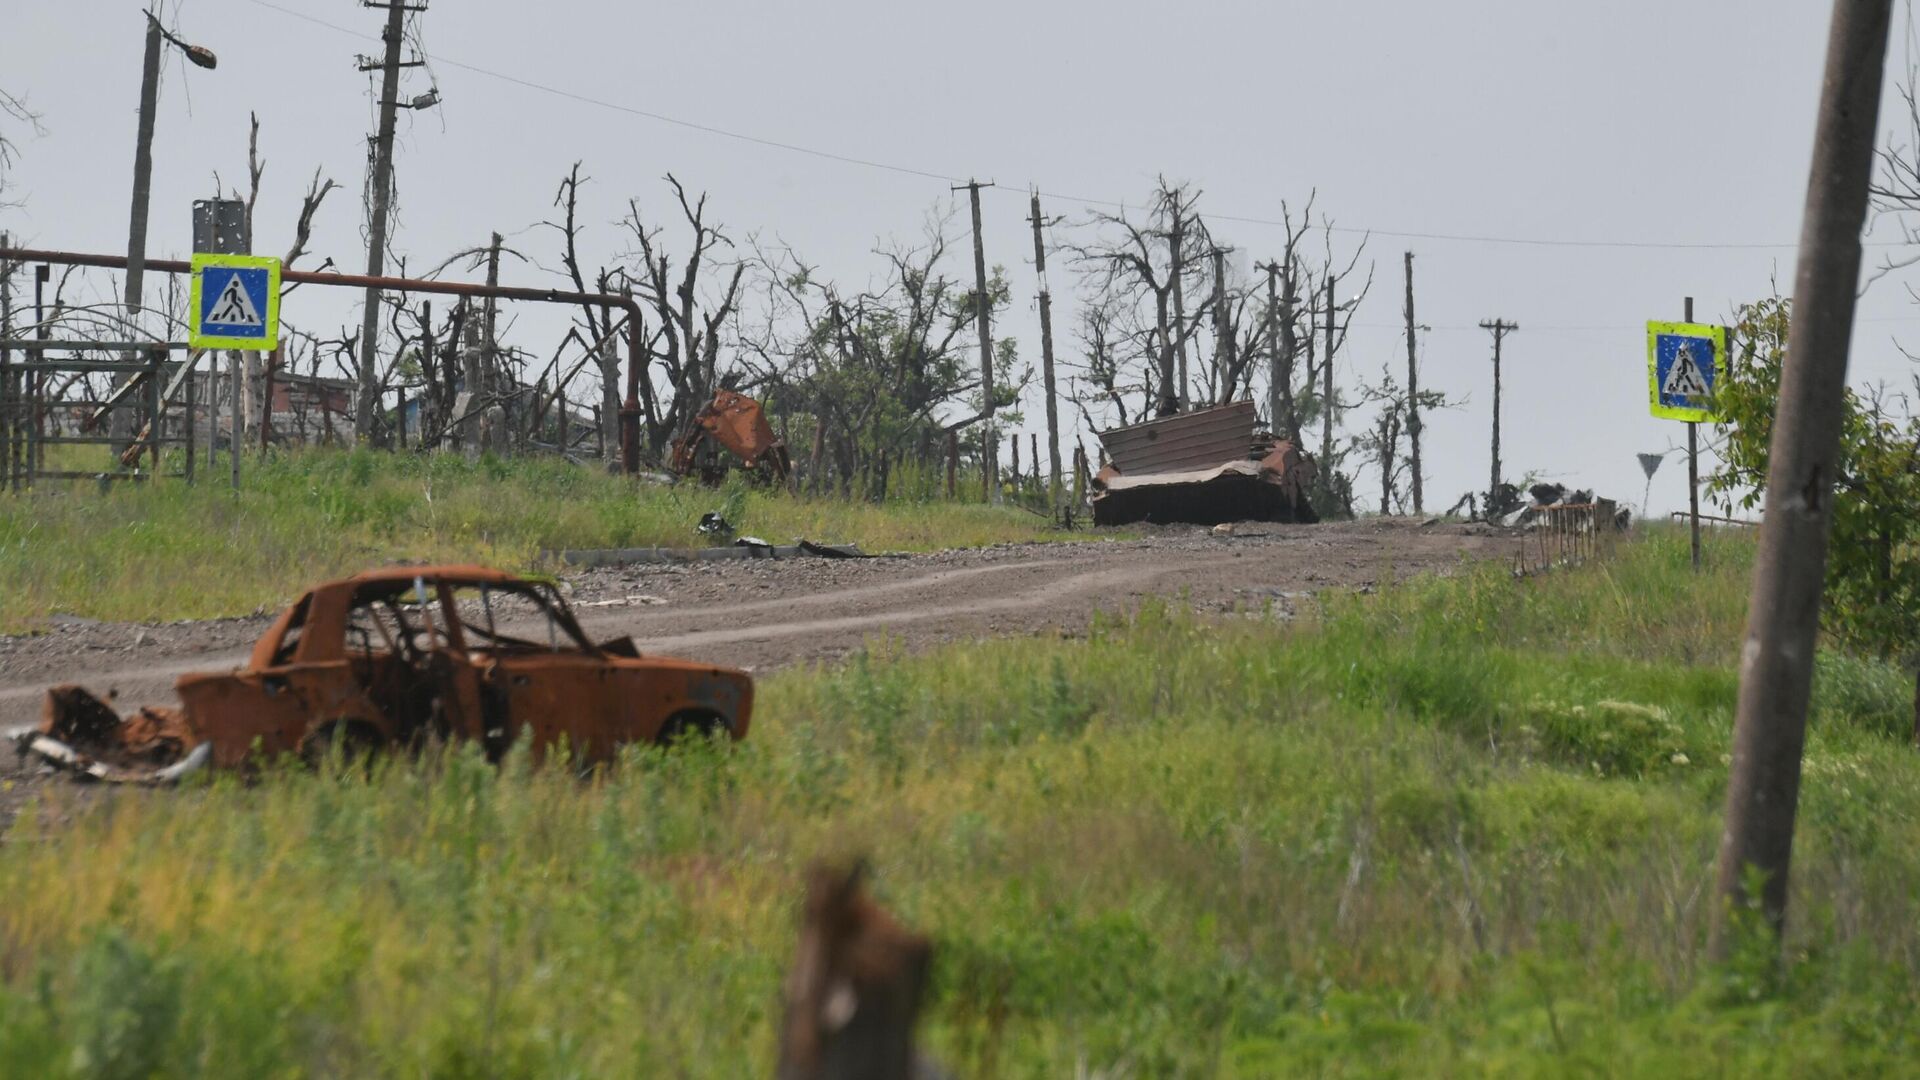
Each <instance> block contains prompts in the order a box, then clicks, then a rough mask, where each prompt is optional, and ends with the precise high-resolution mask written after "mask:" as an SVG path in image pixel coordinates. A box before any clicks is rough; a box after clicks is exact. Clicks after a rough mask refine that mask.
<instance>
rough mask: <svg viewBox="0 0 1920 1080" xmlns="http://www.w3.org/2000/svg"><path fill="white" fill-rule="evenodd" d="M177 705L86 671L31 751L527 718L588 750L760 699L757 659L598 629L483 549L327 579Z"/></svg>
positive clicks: (351, 741)
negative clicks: (718, 660)
mask: <svg viewBox="0 0 1920 1080" xmlns="http://www.w3.org/2000/svg"><path fill="white" fill-rule="evenodd" d="M176 687H177V690H178V693H179V695H180V701H181V708H180V709H179V710H172V709H153V708H148V709H143V710H141V711H139V712H138V713H135V714H132V715H130V716H128V717H126V718H125V719H121V718H119V717H118V716H116V715H115V714H113V712H112V710H110V709H108V708H107V707H106V706H105V705H104V704H103V703H101V702H100V701H99V699H97V698H95V697H93V696H92V695H90V694H87V693H85V692H84V691H81V690H79V689H78V688H77V687H57V688H55V689H53V690H50V691H49V692H48V695H47V706H46V711H45V713H44V715H43V717H42V721H41V724H40V725H39V726H38V727H37V728H35V729H31V730H30V731H28V732H24V733H21V734H20V735H19V736H18V740H19V747H20V749H21V751H22V752H23V753H29V752H31V753H34V754H37V755H38V756H39V757H41V758H42V759H44V760H48V761H52V762H54V763H56V764H60V765H64V766H67V767H72V768H76V769H78V770H80V771H83V772H86V773H89V774H91V775H95V776H98V777H100V778H103V779H149V778H159V779H172V778H174V777H175V776H177V775H179V774H180V773H181V772H183V771H186V770H187V769H189V768H192V767H197V766H198V765H200V764H204V763H207V762H209V761H210V762H211V763H212V764H215V765H223V766H232V765H238V764H241V763H242V762H244V761H246V760H248V759H249V758H251V757H252V756H254V755H255V754H264V755H267V756H272V755H276V754H282V753H298V754H301V755H303V756H305V757H308V758H309V759H314V760H317V759H319V758H321V757H324V756H325V755H326V754H327V753H328V752H329V751H331V750H332V749H333V748H335V747H336V746H338V747H339V748H340V749H341V751H342V752H346V753H361V752H365V751H368V750H375V749H379V748H384V747H390V746H417V745H421V744H423V743H425V742H427V741H429V740H432V739H436V738H437V739H449V740H450V739H471V740H474V741H476V742H478V743H480V744H481V746H482V747H484V748H485V750H486V753H487V756H488V757H489V758H491V759H494V760H498V759H499V758H500V756H501V755H502V754H504V753H505V752H506V750H507V748H508V747H510V746H512V745H513V744H514V742H515V741H517V740H518V739H520V738H522V737H523V736H525V737H527V738H528V741H529V743H530V746H531V749H532V752H533V754H534V755H535V756H536V758H538V757H543V756H545V754H546V753H547V752H548V751H550V750H551V749H553V748H555V747H556V746H558V745H559V744H561V743H562V742H563V741H564V743H565V744H566V746H567V747H568V748H569V751H570V752H571V753H572V754H573V755H574V757H575V759H576V760H578V761H580V762H581V763H584V764H592V763H598V762H603V761H607V760H609V759H611V758H612V757H613V756H614V754H615V752H616V750H617V749H618V748H619V747H620V746H623V745H626V744H629V743H665V742H670V741H672V740H674V739H676V738H679V737H682V736H693V735H705V734H714V733H725V734H726V735H728V736H730V737H732V738H734V739H740V738H744V737H745V736H746V733H747V725H748V722H749V719H750V718H751V715H752V710H753V680H752V678H751V677H750V676H749V675H747V673H746V672H743V671H739V670H735V669H732V668H723V667H716V666H714V665H712V664H698V663H693V662H691V661H687V660H676V659H671V658H668V657H658V656H641V655H640V654H639V652H638V650H636V649H635V647H634V644H633V641H632V639H631V638H624V637H623V638H617V639H614V640H611V641H602V642H599V643H594V642H592V641H590V640H589V639H588V638H587V636H586V634H585V633H584V632H583V631H582V630H581V628H580V624H579V622H578V621H577V620H576V619H575V618H574V617H573V613H572V612H571V611H570V610H569V609H568V607H567V604H566V601H565V600H564V599H563V598H562V597H561V595H560V593H559V591H558V590H557V589H555V588H554V587H553V586H552V585H549V584H546V583H543V582H536V581H529V580H526V579H523V578H519V577H515V576H514V575H512V574H507V573H502V572H501V571H498V570H489V569H487V568H485V567H479V566H437V567H393V568H388V569H383V570H374V571H369V572H367V573H364V574H361V575H359V576H357V577H352V578H347V579H345V580H343V581H334V582H329V583H327V584H324V585H321V586H318V587H317V588H315V589H313V590H312V591H311V592H309V593H307V594H306V595H305V596H302V597H301V598H300V599H299V600H297V601H295V602H294V603H293V605H292V606H291V607H289V608H287V610H286V611H285V612H283V613H281V615H280V617H279V618H278V619H277V620H275V621H274V624H273V626H272V627H271V628H269V629H268V630H267V632H266V634H265V635H263V636H262V637H261V638H260V640H259V642H258V643H257V644H256V645H255V646H254V649H253V654H252V656H251V657H250V658H249V660H248V662H247V664H246V666H245V667H242V668H240V669H238V670H235V671H231V672H224V673H195V674H189V675H184V676H182V677H181V678H180V680H179V682H178V683H177V684H176Z"/></svg>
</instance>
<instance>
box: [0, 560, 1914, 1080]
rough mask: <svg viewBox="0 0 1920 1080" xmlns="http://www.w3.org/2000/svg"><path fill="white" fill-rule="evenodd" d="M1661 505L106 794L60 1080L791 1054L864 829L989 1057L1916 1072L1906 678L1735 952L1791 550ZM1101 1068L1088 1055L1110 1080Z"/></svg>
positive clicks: (17, 919) (46, 899)
mask: <svg viewBox="0 0 1920 1080" xmlns="http://www.w3.org/2000/svg"><path fill="white" fill-rule="evenodd" d="M1738 543H1739V541H1737V540H1732V539H1721V540H1717V541H1716V548H1715V554H1716V556H1717V558H1716V565H1714V566H1713V567H1711V568H1710V571H1709V573H1708V574H1707V575H1706V576H1704V577H1703V578H1700V579H1695V578H1694V577H1693V576H1692V575H1691V574H1690V573H1689V571H1688V570H1687V565H1686V563H1687V554H1686V546H1685V543H1684V540H1683V539H1680V538H1676V536H1675V535H1674V534H1670V533H1665V532H1657V533H1655V534H1654V535H1653V536H1652V537H1651V538H1650V539H1647V540H1645V541H1642V542H1638V543H1634V544H1631V545H1628V546H1626V547H1625V548H1624V549H1623V552H1622V554H1621V556H1620V557H1619V558H1618V559H1617V560H1616V561H1614V562H1612V563H1610V564H1608V565H1604V566H1594V567H1589V568H1586V569H1583V570H1579V571H1575V572H1569V573H1561V574H1555V575H1549V576H1546V577H1542V578H1537V579H1531V580H1526V581H1521V582H1515V581H1513V580H1511V579H1509V578H1507V577H1506V576H1505V575H1503V574H1502V573H1500V572H1499V571H1498V570H1497V569H1496V568H1491V567H1489V568H1486V569H1484V570H1483V571H1482V572H1478V573H1470V574H1467V575H1465V576H1462V577H1459V578H1456V579H1451V580H1420V581H1416V582H1413V583H1411V584H1408V585H1405V586H1401V587H1396V588H1390V589H1388V590H1386V591H1384V592H1383V593H1381V594H1380V595H1377V596H1372V597H1353V598H1347V599H1339V600H1335V601H1332V602H1330V603H1329V604H1328V606H1327V609H1326V610H1325V611H1324V612H1323V613H1322V614H1321V615H1319V616H1317V617H1314V618H1312V619H1309V620H1306V621H1304V622H1302V623H1299V624H1295V625H1284V624H1278V623H1276V622H1274V621H1272V620H1269V619H1266V618H1263V617H1259V613H1250V616H1249V617H1247V618H1236V619H1227V620H1220V621H1211V622H1209V621H1201V620H1197V619H1196V618H1194V617H1192V616H1190V615H1187V614H1185V613H1183V612H1181V611H1179V610H1178V609H1175V608H1171V607H1156V608H1150V609H1148V610H1146V611H1144V612H1142V613H1140V614H1139V615H1137V616H1135V617H1129V618H1126V619H1112V620H1104V621H1102V622H1099V623H1097V624H1095V625H1094V626H1092V627H1091V628H1090V629H1089V630H1088V631H1087V632H1086V633H1085V634H1084V635H1076V636H1072V637H1066V638H1048V639H1039V640H1020V641H1005V640H1003V641H992V642H983V643H979V644H974V645H967V646H958V647H953V648H949V649H946V650H944V651H941V652H939V653H937V654H934V655H931V656H927V657H922V658H905V657H898V656H895V655H892V653H891V650H890V649H889V647H888V646H886V645H885V644H884V643H879V644H876V646H875V647H874V648H873V649H872V650H871V651H869V652H867V653H863V654H860V655H858V656H856V657H855V658H854V659H853V660H852V661H851V662H850V663H848V664H846V665H844V666H842V667H839V668H834V669H831V670H815V671H800V672H790V673H786V674H781V675H777V676H775V677H773V678H770V679H768V680H765V681H764V683H763V688H762V705H761V708H760V712H759V715H758V716H757V718H756V727H755V731H754V734H753V736H752V738H751V739H750V740H749V741H748V742H747V743H745V744H743V745H741V746H739V747H737V748H734V749H733V750H732V752H730V753H724V754H722V753H716V752H710V751H701V750H699V749H698V748H695V749H694V750H693V751H691V752H687V753H682V754H677V755H674V756H671V757H661V756H659V755H656V754H645V755H636V756H635V757H634V759H633V760H631V761H629V762H627V763H626V764H625V765H624V766H623V767H622V768H621V769H619V770H618V771H617V772H615V773H614V774H613V775H612V776H610V777H605V778H602V779H600V780H597V781H595V782H593V783H583V782H580V781H576V780H573V779H571V778H569V777H567V776H566V775H564V774H563V773H562V772H560V771H559V770H549V771H542V772H538V773H534V772H529V771H528V770H527V769H526V768H525V767H524V765H522V764H519V763H514V764H510V765H509V767H508V768H507V769H506V770H505V772H504V773H501V774H496V773H495V772H494V771H493V770H492V769H490V768H489V767H487V766H485V765H484V764H482V763H481V762H479V761H478V760H476V758H475V757H474V756H473V755H471V754H459V755H455V756H453V757H451V758H450V759H448V760H444V761H439V762H432V763H425V764H421V765H416V766H413V767H388V768H385V769H383V770H381V771H379V772H378V773H377V774H376V775H375V776H374V778H373V779H372V780H371V781H370V782H366V781H363V780H360V779H328V778H324V777H316V776H312V775H308V774H304V773H300V772H295V771H288V772H286V773H284V774H278V775H272V776H270V777H268V778H267V779H266V780H265V781H263V782H261V783H258V784H256V785H253V786H244V785H242V784H240V783H237V782H235V781H233V780H232V779H229V778H222V779H219V780H218V781H217V782H215V783H213V784H211V785H207V786H202V787H198V788H194V789H191V790H187V791H183V792H173V793H145V792H117V793H108V794H107V796H106V797H104V798H100V799H96V800H93V801H89V802H74V801H73V798H72V796H71V793H70V792H68V791H66V790H65V789H55V790H54V791H53V792H52V793H50V794H49V795H48V796H47V797H46V800H47V801H46V803H45V804H44V805H41V806H38V807H36V808H35V809H34V810H32V811H30V812H29V813H27V814H25V815H24V816H23V817H22V818H21V819H20V820H19V821H18V822H17V823H16V824H15V826H14V827H13V828H12V830H11V832H10V833H9V834H8V835H7V837H6V842H5V843H4V845H0V895H5V896H6V897H7V898H8V900H7V903H5V904H4V905H0V1061H6V1062H8V1063H9V1069H10V1070H15V1071H17V1074H19V1075H35V1076H63V1075H73V1076H142V1077H144V1076H268V1075H272V1076H309V1075H311V1076H323V1075H351V1076H449V1077H451V1076H483V1075H484V1076H637V1075H672V1076H713V1077H738V1076H751V1075H766V1074H767V1073H768V1072H769V1063H770V1061H771V1058H772V1054H773V1046H774V1034H773V1026H774V1025H773V1018H774V1017H775V1016H776V1015H777V1009H778V1004H777V1002H778V992H779V980H780V977H781V973H782V970H783V967H784V965H785V962H786V959H787V956H788V952H789V949H790V948H791V943H792V934H793V927H794V905H795V902H796V899H797V888H798V886H797V883H798V879H799V871H800V868H801V867H802V866H803V865H804V864H805V863H806V861H807V860H809V859H811V858H814V857H816V856H819V855H822V854H834V853H849V852H866V853H870V854H871V855H872V857H873V859H874V862H875V867H876V881H877V887H878V889H879V890H880V892H881V893H882V895H883V898H884V900H885V902H886V903H888V904H889V905H891V906H892V907H893V908H895V909H896V910H897V911H898V912H899V913H900V914H901V915H902V916H903V917H904V918H905V919H906V920H908V921H909V922H910V923H911V924H913V925H915V926H917V927H919V928H922V929H924V930H926V931H927V932H929V933H931V934H932V935H933V937H934V938H935V940H936V942H937V955H936V981H937V991H936V994H935V997H934V999H933V1001H932V1003H931V1005H930V1008H929V1010H928V1013H927V1015H926V1017H925V1022H924V1027H923V1036H924V1040H925V1042H926V1044H927V1046H928V1047H929V1048H930V1049H931V1051H932V1052H933V1053H934V1054H935V1056H937V1057H938V1058H940V1059H941V1060H943V1061H945V1062H946V1063H947V1064H948V1065H949V1066H951V1067H954V1068H956V1069H957V1070H958V1071H959V1073H960V1075H967V1076H982V1077H985V1076H1034V1077H1053V1076H1071V1075H1088V1076H1131V1077H1159V1076H1222V1077H1264V1076H1272V1075H1278V1074H1294V1075H1380V1074H1387V1075H1412V1076H1451V1075H1461V1074H1488V1073H1491V1074H1498V1075H1508V1076H1566V1075H1583V1074H1599V1075H1641V1076H1674V1075H1689V1076H1699V1075H1727V1076H1746V1075H1752V1074H1767V1075H1779V1076H1812V1075H1830V1076H1857V1075H1872V1074H1888V1073H1896V1072H1903V1071H1906V1070H1908V1069H1910V1068H1911V1063H1912V1061H1913V1060H1914V1056H1915V1053H1916V1052H1920V1045H1916V1043H1920V1029H1916V1027H1915V1025H1914V1024H1913V1022H1912V1021H1913V1017H1914V1016H1915V1015H1920V923H1917V922H1916V920H1915V919H1914V918H1913V913H1914V900H1913V897H1914V896H1915V895H1917V894H1920V784H1916V781H1917V780H1920V762H1916V759H1915V755H1914V753H1913V751H1912V750H1911V749H1910V748H1909V747H1907V746H1906V745H1904V741H1903V740H1902V739H1901V738H1900V737H1899V733H1900V732H1903V731H1904V730H1905V729H1906V725H1907V723H1908V719H1909V717H1910V712H1909V709H1910V701H1911V697H1910V684H1909V683H1908V682H1907V681H1906V679H1905V676H1904V675H1902V674H1901V673H1900V672H1898V671H1896V670H1894V669H1892V668H1889V667H1886V666H1883V665H1880V664H1878V663H1875V662H1871V661H1862V660H1854V659H1847V658H1841V657H1835V656H1823V657H1822V660H1821V666H1820V678H1819V683H1818V688H1817V691H1816V718H1815V722H1814V725H1813V730H1812V735H1811V739H1810V742H1809V747H1808V758H1807V768H1806V783H1805V790H1804V793H1803V803H1802V807H1803V812H1802V817H1801V822H1802V824H1801V831H1800V835H1799V837H1798V839H1797V842H1796V845H1795V867H1794V872H1795V877H1794V881H1793V897H1792V905H1793V909H1792V926H1791V932H1790V940H1789V942H1788V949H1787V954H1788V958H1789V959H1788V963H1787V964H1786V965H1785V967H1784V968H1781V969H1776V968H1775V967H1774V966H1773V965H1772V964H1770V963H1769V962H1768V961H1767V960H1766V959H1765V957H1766V952H1765V950H1764V949H1763V948H1758V947H1748V948H1743V949H1742V950H1740V953H1739V959H1737V960H1736V961H1735V962H1734V963H1732V964H1729V965H1727V966H1724V967H1711V966H1709V965H1708V964H1707V963H1706V961H1705V960H1704V958H1703V939H1704V934H1705V928H1706V925H1707V922H1708V919H1709V915H1710V912H1711V908H1710V905H1711V904H1712V903H1713V902H1714V901H1713V898H1712V889H1711V873H1712V861H1713V855H1714V847H1715V843H1716V839H1717V830H1718V823H1719V811H1720V806H1721V800H1722V798H1723V794H1724V785H1725V779H1726V765H1725V762H1726V753H1727V748H1728V729H1729V725H1730V722H1731V713H1732V707H1733V701H1734V689H1735V681H1734V674H1733V670H1732V667H1731V665H1732V662H1733V657H1734V654H1735V650H1736V648H1737V638H1738V634H1739V628H1740V622H1741V610H1740V609H1741V606H1742V600H1741V596H1742V593H1743V591H1744V584H1745V578H1746V573H1747V566H1746V559H1747V554H1748V553H1747V552H1746V551H1745V550H1744V549H1742V548H1740V547H1738V546H1732V547H1729V546H1725V545H1737V544H1738ZM1077 1070H1083V1071H1079V1072H1077Z"/></svg>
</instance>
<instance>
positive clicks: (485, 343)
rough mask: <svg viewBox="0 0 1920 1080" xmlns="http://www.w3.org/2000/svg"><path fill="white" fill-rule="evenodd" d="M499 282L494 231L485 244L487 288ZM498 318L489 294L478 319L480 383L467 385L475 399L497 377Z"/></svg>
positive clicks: (497, 237)
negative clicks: (481, 335) (490, 238)
mask: <svg viewBox="0 0 1920 1080" xmlns="http://www.w3.org/2000/svg"><path fill="white" fill-rule="evenodd" d="M499 284H500V234H499V233H494V234H493V239H492V241H491V242H489V243H488V244H487V288H489V289H492V288H496V287H498V286H499ZM499 319H500V301H499V300H498V299H496V298H494V297H491V296H489V297H487V306H486V309H485V312H484V314H483V315H482V316H481V320H480V326H481V331H480V332H481V334H483V335H484V336H483V337H482V339H481V341H480V385H479V386H469V387H467V389H468V390H470V391H472V392H473V395H474V398H473V400H475V401H478V400H479V399H480V394H482V393H483V392H486V391H490V390H492V389H493V386H494V382H495V380H496V379H498V377H499V372H498V371H497V370H495V369H496V368H498V367H499V364H500V350H499V346H497V345H496V344H494V334H495V332H496V331H497V329H498V327H499Z"/></svg>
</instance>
